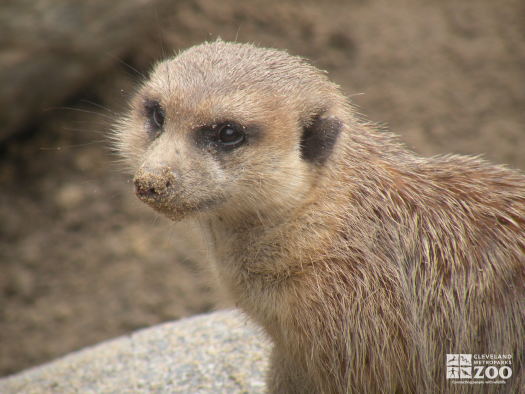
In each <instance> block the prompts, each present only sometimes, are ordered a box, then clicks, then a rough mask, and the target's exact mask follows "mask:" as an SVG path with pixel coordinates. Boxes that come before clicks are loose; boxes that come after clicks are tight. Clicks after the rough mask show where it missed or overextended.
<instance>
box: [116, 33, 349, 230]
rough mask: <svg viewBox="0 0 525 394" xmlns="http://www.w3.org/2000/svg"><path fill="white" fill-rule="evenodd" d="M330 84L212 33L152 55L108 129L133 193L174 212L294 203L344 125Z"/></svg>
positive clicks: (277, 55)
mask: <svg viewBox="0 0 525 394" xmlns="http://www.w3.org/2000/svg"><path fill="white" fill-rule="evenodd" d="M344 102H345V100H344V98H343V97H342V95H341V94H340V93H339V88H338V87H337V85H335V84H333V83H331V82H329V81H328V79H327V78H326V77H325V75H324V74H323V73H322V72H320V71H319V70H317V69H316V68H315V67H313V66H311V65H309V64H308V63H307V62H305V61H304V60H303V59H301V58H298V57H294V56H291V55H289V54H287V53H286V52H282V51H277V50H271V49H263V48H257V47H254V46H252V45H247V44H237V43H226V42H223V41H216V42H213V43H206V44H203V45H199V46H195V47H192V48H190V49H188V50H186V51H184V52H182V53H180V54H179V55H178V56H176V57H174V58H171V59H168V60H165V61H163V62H161V63H159V64H158V65H157V66H156V67H155V69H154V70H153V72H152V73H151V75H150V77H149V79H148V80H147V81H145V83H144V84H143V86H142V87H141V89H140V90H139V91H138V92H137V94H136V96H135V97H134V99H133V101H132V103H131V110H130V112H129V113H128V114H127V115H126V116H125V117H124V118H123V119H121V120H120V121H119V123H118V125H117V128H116V139H117V144H118V149H119V150H120V152H121V154H122V156H123V157H124V158H125V160H126V161H127V163H128V164H129V165H130V166H131V168H132V169H133V172H134V183H135V187H136V194H137V196H138V197H139V198H140V199H141V200H142V201H144V202H145V203H147V204H148V205H150V206H151V207H153V208H154V209H156V210H157V211H159V212H161V213H163V214H165V215H166V216H168V217H170V218H171V219H173V220H178V219H180V218H182V217H184V216H187V215H188V214H192V213H196V212H213V211H215V210H221V212H224V211H225V210H226V211H228V212H230V213H232V214H235V212H237V213H239V212H248V211H252V213H258V212H261V210H264V209H266V210H268V209H269V210H271V212H278V211H279V210H280V209H283V208H284V209H286V208H290V207H292V206H294V205H297V204H298V203H300V201H301V199H302V198H304V196H305V193H307V191H308V190H309V189H310V188H311V187H312V185H313V184H314V183H315V182H316V180H315V179H314V178H315V176H314V175H313V174H315V173H316V172H318V171H319V169H321V168H322V167H323V166H324V165H326V162H327V160H328V159H329V157H330V155H331V153H332V151H333V149H334V147H335V146H336V142H337V139H338V135H339V132H340V130H341V128H342V124H343V123H342V121H341V120H340V116H338V114H340V113H343V109H342V108H343V107H344V105H345V104H344Z"/></svg>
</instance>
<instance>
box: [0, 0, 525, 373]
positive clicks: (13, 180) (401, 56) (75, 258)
mask: <svg viewBox="0 0 525 394" xmlns="http://www.w3.org/2000/svg"><path fill="white" fill-rule="evenodd" d="M217 3H218V2H213V1H212V0H200V1H187V2H183V3H182V4H181V6H180V9H179V11H178V12H177V13H174V15H173V16H170V17H169V18H167V20H169V23H164V24H163V25H159V26H158V27H157V29H156V31H154V32H152V40H151V42H150V45H144V46H141V47H140V48H137V50H136V51H134V52H132V53H129V54H128V56H127V57H126V58H125V59H122V60H123V61H125V62H126V63H128V64H129V65H130V66H131V67H133V68H134V69H137V70H138V71H139V72H147V70H148V69H149V68H150V67H151V65H152V64H153V62H154V61H155V60H156V59H159V58H161V57H162V56H163V53H168V54H169V53H172V52H173V51H176V50H179V49H183V48H185V47H188V46H190V45H192V44H195V43H198V42H201V41H203V40H206V39H214V38H215V37H217V36H221V37H222V38H223V39H227V40H234V39H237V40H238V41H242V42H253V43H256V44H258V45H264V46H272V47H277V48H285V49H288V50H289V51H290V52H291V53H293V54H299V55H302V56H305V57H307V58H309V59H311V61H312V62H313V63H314V64H315V65H317V66H319V67H320V68H323V69H326V70H327V71H328V72H329V75H330V77H331V78H332V79H334V80H335V81H336V82H338V83H339V84H341V85H342V87H343V90H344V91H345V92H346V93H347V94H348V95H349V96H350V97H351V100H352V101H353V103H354V104H356V105H357V106H358V107H359V110H360V111H361V112H362V113H364V114H366V115H367V116H368V118H369V119H371V120H373V121H375V122H378V123H381V124H382V125H388V127H389V128H390V129H391V130H392V131H394V132H396V133H398V134H401V136H402V139H403V140H404V141H405V142H406V143H407V144H408V145H409V146H410V147H412V148H413V149H415V150H416V151H418V152H420V153H421V154H423V155H432V154H440V153H448V152H454V153H466V154H482V155H484V156H485V157H487V158H488V159H490V160H492V161H494V162H498V163H504V164H507V165H509V166H512V167H517V168H521V169H525V89H524V87H525V75H524V71H523V70H525V40H524V36H525V30H524V25H523V23H522V21H523V20H524V16H525V5H524V4H523V3H522V2H520V1H500V2H494V1H491V0H479V1H476V2H461V3H459V2H453V1H431V2H417V1H394V2H387V1H363V0H360V1H358V0H355V1H332V2H327V3H326V4H325V3H323V5H317V3H316V2H314V1H305V2H299V1H292V0H290V1H284V0H281V1H267V2H261V1H253V2H243V3H242V4H236V2H234V1H231V0H227V1H224V2H221V5H220V6H219V5H218V4H217ZM238 3H240V2H238ZM319 3H321V2H319ZM299 4H300V5H299ZM140 79H141V77H140V75H139V74H138V73H135V72H133V71H131V70H130V68H129V67H127V66H125V65H123V64H120V63H119V64H118V65H116V66H115V67H114V68H113V69H111V70H108V71H107V72H106V73H105V74H104V75H100V76H99V77H98V79H96V80H94V81H92V83H91V84H90V85H89V86H86V87H85V88H84V89H82V90H81V91H79V92H78V95H77V97H75V98H72V99H71V100H69V102H67V103H64V106H63V107H60V108H53V109H49V110H48V111H46V112H45V113H44V114H36V115H35V116H37V119H38V121H37V124H38V126H37V127H34V128H33V129H32V130H31V132H29V133H26V134H25V135H23V136H22V137H18V138H15V139H11V140H10V141H9V142H8V143H7V144H5V145H4V146H2V147H0V190H1V193H0V218H1V222H0V374H9V373H12V372H15V371H17V370H20V369H22V368H25V367H28V366H31V365H35V364H38V363H42V362H45V361H47V360H49V359H51V358H54V357H57V356H59V355H62V354H65V353H67V352H69V351H72V350H74V349H78V348H81V347H83V346H86V345H89V344H94V343H96V342H99V341H101V340H103V339H106V338H110V337H115V336H118V335H121V334H124V333H127V332H130V331H132V330H134V329H137V328H139V327H145V326H149V325H153V324H156V323H159V322H162V321H167V320H173V319H178V318H180V317H182V316H188V315H191V314H196V313H200V312H204V311H209V310H211V309H213V308H216V307H217V306H218V305H219V306H220V305H224V304H225V303H224V302H223V301H219V300H222V299H223V298H222V296H221V295H220V294H219V292H218V290H216V289H215V288H214V286H213V285H210V284H209V283H208V282H209V281H208V275H206V273H201V272H200V271H201V269H200V268H198V267H199V264H196V262H195V261H194V260H195V259H194V258H193V259H192V258H190V257H188V256H191V254H189V253H187V252H188V250H187V249H189V248H190V246H189V245H186V244H185V243H184V242H183V241H182V242H181V241H180V240H178V238H177V230H176V228H174V227H173V225H172V224H170V223H168V222H167V221H166V220H165V219H162V218H159V217H158V216H156V215H155V214H154V213H153V212H151V211H150V210H149V209H147V208H146V207H144V206H142V205H141V204H140V203H139V202H138V201H137V200H136V199H135V197H134V196H133V192H132V187H131V184H130V182H129V177H128V176H125V175H123V174H122V173H121V171H120V170H119V168H118V165H116V164H115V157H114V155H113V154H112V153H111V149H110V148H109V147H108V143H107V140H106V136H107V133H108V130H109V125H110V124H111V122H112V121H113V120H114V119H115V112H119V111H121V110H122V109H123V108H125V103H126V100H127V99H128V98H129V96H130V95H131V94H132V92H133V87H134V86H135V84H136V83H137V82H138V81H140ZM66 107H68V108H72V109H66Z"/></svg>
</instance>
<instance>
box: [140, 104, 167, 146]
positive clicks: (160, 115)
mask: <svg viewBox="0 0 525 394" xmlns="http://www.w3.org/2000/svg"><path fill="white" fill-rule="evenodd" d="M144 107H145V110H146V117H147V120H148V127H149V129H150V130H151V132H152V134H153V136H154V137H157V136H158V135H159V134H160V131H161V130H162V128H163V127H164V120H165V113H164V109H163V108H162V106H161V105H160V103H159V102H158V101H156V100H147V101H146V103H145V104H144Z"/></svg>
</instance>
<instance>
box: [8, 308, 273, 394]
mask: <svg viewBox="0 0 525 394" xmlns="http://www.w3.org/2000/svg"><path fill="white" fill-rule="evenodd" d="M268 351H269V342H268V341H266V340H265V339H264V336H263V335H262V333H261V332H260V330H259V329H257V328H256V327H254V326H253V325H252V324H251V323H249V322H248V321H247V318H246V317H245V316H243V315H242V314H241V313H240V312H238V311H221V312H215V313H211V314H208V315H200V316H196V317H191V318H188V319H184V320H180V321H177V322H173V323H165V324H162V325H158V326H155V327H152V328H148V329H144V330H141V331H138V332H135V333H133V334H131V335H129V336H125V337H120V338H117V339H114V340H111V341H108V342H104V343H101V344H99V345H96V346H93V347H90V348H86V349H83V350H81V351H78V352H75V353H71V354H69V355H67V356H65V357H63V358H60V359H58V360H56V361H53V362H50V363H48V364H44V365H42V366H39V367H36V368H32V369H29V370H27V371H23V372H21V373H18V374H16V375H12V376H9V377H6V378H3V379H0V392H1V393H4V394H8V393H9V394H11V393H13V394H14V393H24V394H26V393H260V392H264V387H265V385H264V373H265V370H266V368H267V355H268Z"/></svg>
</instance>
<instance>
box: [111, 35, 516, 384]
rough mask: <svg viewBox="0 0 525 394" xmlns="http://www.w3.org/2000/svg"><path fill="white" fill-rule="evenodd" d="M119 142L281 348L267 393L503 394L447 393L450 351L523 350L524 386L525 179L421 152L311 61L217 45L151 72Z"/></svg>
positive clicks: (147, 192)
mask: <svg viewBox="0 0 525 394" xmlns="http://www.w3.org/2000/svg"><path fill="white" fill-rule="evenodd" d="M115 130H116V132H115V139H116V143H117V147H118V150H119V151H120V153H121V155H122V157H123V158H124V160H125V161H126V162H127V163H128V165H129V167H130V169H131V170H132V173H133V174H134V184H135V191H136V194H137V196H138V197H139V198H140V200H142V201H143V202H144V203H146V204H148V205H149V206H151V207H152V208H153V209H155V210H156V211H158V212H160V213H161V214H163V215H165V216H167V217H168V218H170V219H172V220H174V221H180V220H187V221H189V222H191V223H194V225H195V226H197V228H198V229H199V231H200V232H201V233H202V234H204V236H205V237H206V239H207V242H208V247H209V250H210V258H211V259H212V260H213V262H212V264H213V266H214V268H215V273H216V276H217V279H218V281H219V283H220V284H221V285H222V286H224V287H225V288H226V289H227V291H228V293H229V294H230V295H231V297H232V298H233V300H234V301H235V303H236V305H237V306H238V307H239V308H240V309H241V310H243V311H244V312H245V313H246V314H247V315H248V316H249V317H250V318H251V319H253V321H255V322H256V323H257V324H259V325H260V326H261V327H263V328H264V331H265V332H266V334H267V335H268V337H269V338H270V339H271V340H272V342H273V345H274V347H273V352H272V355H271V367H270V371H269V373H268V379H267V385H268V390H269V391H270V392H272V393H438V392H447V393H448V392H476V391H479V390H485V391H484V392H490V391H491V390H493V391H496V390H498V389H501V386H500V385H488V384H485V385H470V384H465V385H460V384H451V382H450V381H449V380H447V379H446V364H445V359H446V358H445V357H446V354H448V353H451V354H453V353H471V354H485V353H490V354H506V355H511V356H512V371H513V374H512V376H511V377H509V378H508V379H507V380H506V383H505V390H508V392H518V390H519V388H523V387H525V378H524V375H525V373H524V371H523V364H524V358H525V323H524V322H525V316H524V314H525V176H524V175H522V174H520V173H519V172H517V171H513V170H510V169H507V168H504V167H503V166H495V165H490V164H488V163H486V162H485V161H483V160H481V159H479V158H474V157H465V156H459V155H448V156H439V157H431V158H423V157H419V156H417V155H416V154H415V153H413V152H411V151H410V150H408V149H407V148H405V146H404V145H402V144H401V143H399V142H398V140H397V137H395V136H393V135H392V134H390V133H388V132H386V131H382V130H379V129H378V128H376V127H374V125H373V124H371V123H369V122H367V121H364V120H363V118H362V117H359V116H358V115H356V112H355V110H354V109H353V107H352V106H351V104H350V103H349V101H348V99H347V98H346V97H345V96H344V95H343V94H342V92H341V89H340V88H339V87H338V86H337V85H336V84H335V83H333V82H331V81H329V79H328V78H327V76H326V74H325V73H323V72H321V71H319V70H318V69H317V68H315V67H314V66H312V65H311V64H309V63H308V62H307V61H306V60H304V59H302V58H299V57H295V56H291V55H289V54H288V53H286V52H284V51H279V50H273V49H266V48H258V47H255V46H253V45H248V44H239V43H228V42H223V41H216V42H211V43H204V44H202V45H198V46H194V47H192V48H189V49H187V50H185V51H183V52H181V53H180V54H178V55H177V56H175V57H173V58H170V59H167V60H165V61H162V62H160V63H159V64H157V65H156V67H155V68H154V70H153V71H152V73H151V75H150V77H149V78H148V79H147V80H146V81H145V82H144V83H143V85H142V86H141V87H140V88H139V89H138V91H137V93H136V95H135V97H134V98H133V100H132V102H131V105H130V110H129V112H128V113H127V114H126V115H124V116H123V117H122V119H121V120H120V121H119V122H118V125H117V126H116V128H115Z"/></svg>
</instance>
